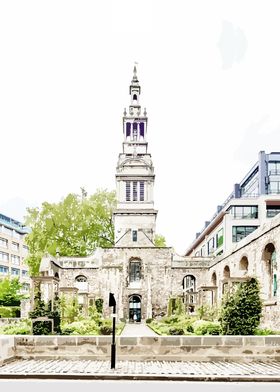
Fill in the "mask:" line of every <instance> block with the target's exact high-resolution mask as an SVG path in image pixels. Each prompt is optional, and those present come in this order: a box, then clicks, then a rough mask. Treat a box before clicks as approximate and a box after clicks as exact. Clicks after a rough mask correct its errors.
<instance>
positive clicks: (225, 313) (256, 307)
mask: <svg viewBox="0 0 280 392" xmlns="http://www.w3.org/2000/svg"><path fill="white" fill-rule="evenodd" d="M261 312H262V302H261V299H260V288H259V283H258V281H257V279H255V278H249V279H248V280H247V281H246V282H243V283H241V284H239V285H238V287H237V289H236V290H235V291H234V292H233V293H229V294H227V295H226V296H225V298H224V300H223V304H222V310H221V317H220V321H221V330H222V333H223V334H224V335H254V334H255V331H256V329H257V327H258V326H259V324H260V319H261Z"/></svg>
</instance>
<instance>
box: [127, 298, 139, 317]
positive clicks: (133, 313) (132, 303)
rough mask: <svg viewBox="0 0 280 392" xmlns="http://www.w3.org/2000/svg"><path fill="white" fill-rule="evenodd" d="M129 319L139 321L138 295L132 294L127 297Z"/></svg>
mask: <svg viewBox="0 0 280 392" xmlns="http://www.w3.org/2000/svg"><path fill="white" fill-rule="evenodd" d="M129 321H130V322H132V323H140V322H141V297H140V296H139V295H132V296H131V297H130V298H129Z"/></svg>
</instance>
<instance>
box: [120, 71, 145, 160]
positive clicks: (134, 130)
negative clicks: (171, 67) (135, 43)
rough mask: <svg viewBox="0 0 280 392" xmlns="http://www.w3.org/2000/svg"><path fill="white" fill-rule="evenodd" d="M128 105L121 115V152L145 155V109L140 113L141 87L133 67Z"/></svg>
mask: <svg viewBox="0 0 280 392" xmlns="http://www.w3.org/2000/svg"><path fill="white" fill-rule="evenodd" d="M129 94H130V105H129V109H128V112H127V110H126V108H125V109H124V115H123V133H124V143H123V152H124V153H127V154H133V153H134V154H135V148H136V154H143V153H147V148H148V143H147V141H146V133H147V123H148V119H147V112H146V108H145V109H144V112H143V113H142V109H141V105H140V94H141V86H140V84H139V80H138V76H137V68H136V65H134V68H133V77H132V80H131V84H130V86H129Z"/></svg>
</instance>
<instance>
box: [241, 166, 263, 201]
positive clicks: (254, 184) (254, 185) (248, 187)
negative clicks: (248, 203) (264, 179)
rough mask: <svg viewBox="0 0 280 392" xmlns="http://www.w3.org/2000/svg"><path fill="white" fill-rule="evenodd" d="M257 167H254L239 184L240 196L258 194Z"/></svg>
mask: <svg viewBox="0 0 280 392" xmlns="http://www.w3.org/2000/svg"><path fill="white" fill-rule="evenodd" d="M258 173H259V169H258V168H256V169H255V170H254V171H253V173H252V174H251V175H250V176H249V177H248V178H247V179H246V181H244V183H243V184H242V185H241V197H242V196H243V197H246V196H257V195H258V194H259V177H258Z"/></svg>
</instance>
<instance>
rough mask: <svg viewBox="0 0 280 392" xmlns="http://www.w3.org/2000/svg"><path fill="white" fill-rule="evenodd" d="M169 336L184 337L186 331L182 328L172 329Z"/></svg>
mask: <svg viewBox="0 0 280 392" xmlns="http://www.w3.org/2000/svg"><path fill="white" fill-rule="evenodd" d="M169 334H170V335H184V330H183V328H180V327H171V328H169Z"/></svg>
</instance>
